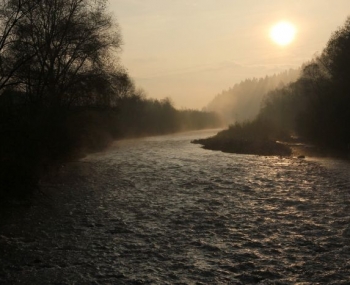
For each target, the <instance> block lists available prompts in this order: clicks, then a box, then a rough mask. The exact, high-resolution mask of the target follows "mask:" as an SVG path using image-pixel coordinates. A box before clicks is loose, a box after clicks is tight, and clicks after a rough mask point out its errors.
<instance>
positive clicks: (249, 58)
mask: <svg viewBox="0 0 350 285" xmlns="http://www.w3.org/2000/svg"><path fill="white" fill-rule="evenodd" d="M110 8H111V10H112V11H113V13H114V15H115V16H116V18H117V21H118V23H119V25H120V27H121V31H122V35H123V41H124V45H123V53H122V55H121V60H122V63H123V65H124V66H125V67H126V68H127V70H128V72H129V74H130V76H131V77H132V78H133V79H134V80H135V82H136V85H137V87H140V88H142V89H144V90H145V91H146V93H147V94H148V97H153V98H164V97H170V98H171V99H172V101H173V102H174V103H175V106H176V107H178V108H182V107H184V108H196V109H201V108H202V107H204V106H205V105H206V104H208V103H209V101H211V99H213V98H214V97H215V95H217V94H218V93H220V92H221V91H222V90H224V89H228V88H229V87H232V86H233V85H234V84H235V83H238V82H240V81H241V80H243V79H245V78H252V77H261V76H265V75H268V74H273V73H276V72H279V71H283V70H285V69H288V68H297V67H299V66H300V65H301V64H302V63H303V62H305V61H307V60H309V59H311V58H312V57H313V56H314V55H315V54H316V53H317V52H320V51H322V49H323V47H324V46H325V44H326V43H327V41H328V39H329V37H330V35H331V33H332V32H333V31H335V30H336V29H337V28H338V27H340V26H342V25H343V24H344V22H345V20H346V17H347V16H348V15H350V0H284V1H283V0H110ZM281 20H287V21H289V22H292V23H293V24H294V25H295V26H296V29H297V34H296V38H295V40H294V41H293V42H292V43H291V44H290V45H288V46H285V47H281V46H278V45H277V44H276V43H273V42H272V41H271V40H270V37H269V30H270V28H271V26H273V25H274V24H275V23H277V22H279V21H281Z"/></svg>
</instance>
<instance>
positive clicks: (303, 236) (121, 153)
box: [0, 131, 350, 284]
mask: <svg viewBox="0 0 350 285" xmlns="http://www.w3.org/2000/svg"><path fill="white" fill-rule="evenodd" d="M214 133H215V132H214V131H201V132H190V133H182V134H176V135H169V136H159V137H149V138H145V139H140V140H125V141H120V142H116V143H115V144H114V145H113V146H112V147H111V148H109V149H108V150H106V151H105V152H102V153H96V154H93V155H89V156H88V157H86V158H84V159H82V160H81V161H79V162H74V163H69V164H67V165H66V166H65V167H63V168H62V169H61V170H60V171H59V172H58V174H57V175H55V176H54V177H51V178H50V179H47V180H46V181H44V182H42V185H41V188H42V192H43V194H40V197H39V199H37V200H36V202H35V203H33V204H32V205H31V206H28V207H26V208H25V209H19V210H17V211H16V212H15V213H13V214H12V215H11V216H7V217H6V218H3V219H2V221H1V228H0V262H1V263H0V265H1V266H0V283H1V284H350V165H349V163H348V162H342V161H337V160H331V159H308V158H306V159H305V160H303V159H296V158H279V157H264V156H254V155H236V154H227V153H222V152H215V151H210V150H204V149H202V148H201V147H200V146H199V145H197V144H191V143H190V141H191V140H193V139H196V138H203V137H207V136H209V135H213V134H214Z"/></svg>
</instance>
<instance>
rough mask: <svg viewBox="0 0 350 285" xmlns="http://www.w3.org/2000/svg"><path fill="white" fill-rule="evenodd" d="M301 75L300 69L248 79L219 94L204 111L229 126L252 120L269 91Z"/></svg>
mask: <svg viewBox="0 0 350 285" xmlns="http://www.w3.org/2000/svg"><path fill="white" fill-rule="evenodd" d="M299 75H300V69H298V70H295V69H289V70H287V71H285V72H282V73H279V74H274V75H272V76H266V77H264V78H253V79H246V80H244V81H242V82H240V83H238V84H235V85H234V86H233V87H232V88H230V89H228V90H225V91H223V92H222V93H221V94H218V95H217V96H216V97H215V98H214V99H213V100H212V101H211V102H210V103H209V104H208V106H207V107H206V108H204V109H205V110H206V111H213V112H217V113H219V114H220V115H221V116H222V117H223V118H224V120H225V121H226V122H227V123H229V124H231V123H234V122H238V121H246V120H252V119H254V118H255V117H256V115H257V114H258V113H259V110H260V107H261V103H262V101H263V98H264V97H265V95H266V94H267V93H268V92H269V91H272V90H274V89H276V88H282V87H284V86H285V85H287V84H289V83H291V82H294V81H296V80H297V79H298V77H299Z"/></svg>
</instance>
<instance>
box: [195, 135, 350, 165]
mask: <svg viewBox="0 0 350 285" xmlns="http://www.w3.org/2000/svg"><path fill="white" fill-rule="evenodd" d="M227 134H228V133H227V132H225V131H223V132H219V133H218V134H217V135H215V136H212V137H209V138H204V139H196V140H193V141H191V143H194V144H200V145H202V147H203V148H204V149H208V150H218V151H222V152H227V153H237V154H255V155H263V156H287V157H298V158H305V157H331V158H337V159H344V160H350V152H349V151H346V150H335V149H329V148H326V147H320V146H317V145H313V144H310V143H308V142H305V141H303V140H302V139H300V138H295V137H290V138H285V140H283V141H276V140H272V139H262V138H257V139H252V138H237V137H235V136H233V135H227Z"/></svg>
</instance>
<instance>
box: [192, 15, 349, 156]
mask: <svg viewBox="0 0 350 285" xmlns="http://www.w3.org/2000/svg"><path fill="white" fill-rule="evenodd" d="M349 50H350V17H349V18H348V19H347V20H346V22H345V24H344V25H343V26H342V27H340V28H339V29H338V30H337V31H335V32H334V33H333V34H332V35H331V37H330V39H329V41H328V43H327V45H326V47H325V48H324V50H323V51H322V52H321V53H320V55H318V56H316V57H315V58H314V59H312V60H311V61H310V62H308V63H305V64H304V65H303V66H302V71H301V75H300V77H299V78H298V79H297V80H296V81H295V82H292V83H290V84H288V85H286V86H284V87H282V88H277V89H275V90H273V91H270V92H268V94H267V95H266V96H265V98H264V100H263V104H262V106H261V109H260V111H259V113H258V115H257V116H256V118H255V119H254V120H251V121H246V122H238V123H235V124H233V125H231V126H230V127H229V129H228V130H224V131H222V132H220V133H219V134H218V135H217V136H216V137H213V138H210V139H208V140H201V141H197V142H199V143H202V144H204V146H205V147H207V148H211V149H222V150H229V151H232V152H244V153H262V154H283V153H288V151H286V149H285V148H284V149H282V151H281V149H280V146H278V147H277V145H278V144H276V143H272V142H274V141H275V140H276V139H277V140H288V139H289V138H290V137H291V136H294V138H295V137H300V138H303V139H304V140H306V141H308V142H311V143H313V144H315V145H316V146H319V147H322V148H324V149H328V150H330V151H336V152H340V153H343V154H344V153H345V156H347V155H349V152H350V112H349V110H350V54H349ZM257 142H259V143H257ZM247 145H251V148H249V147H246V146H247ZM274 147H276V151H274Z"/></svg>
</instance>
